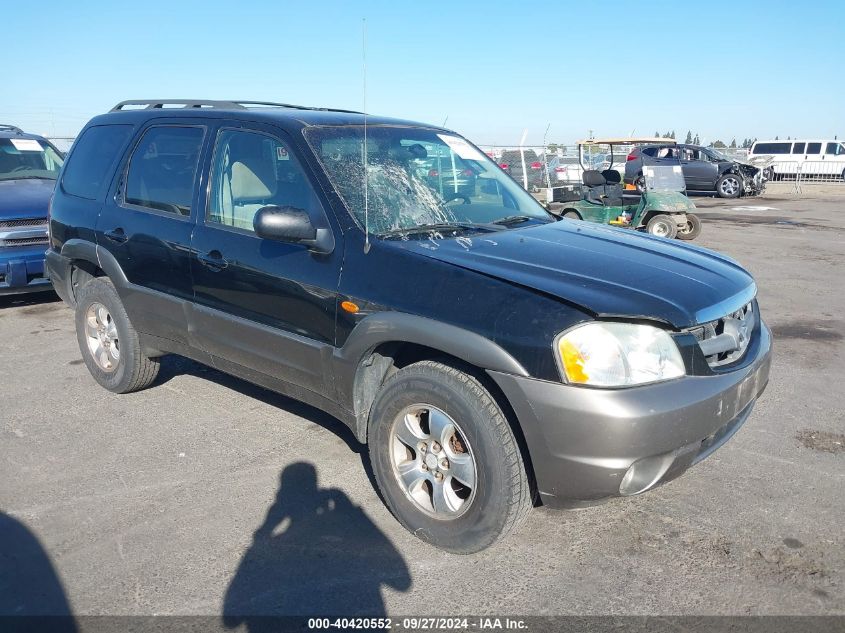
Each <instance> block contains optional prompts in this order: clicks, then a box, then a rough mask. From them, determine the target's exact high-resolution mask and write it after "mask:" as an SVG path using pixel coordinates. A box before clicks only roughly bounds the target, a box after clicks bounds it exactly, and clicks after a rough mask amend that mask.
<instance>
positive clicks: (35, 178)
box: [0, 174, 55, 180]
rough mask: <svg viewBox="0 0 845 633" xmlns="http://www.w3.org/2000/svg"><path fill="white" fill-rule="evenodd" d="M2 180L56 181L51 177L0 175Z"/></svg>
mask: <svg viewBox="0 0 845 633" xmlns="http://www.w3.org/2000/svg"><path fill="white" fill-rule="evenodd" d="M0 180H55V178H51V177H50V176H14V175H12V174H2V175H0Z"/></svg>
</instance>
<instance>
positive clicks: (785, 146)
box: [754, 143, 792, 154]
mask: <svg viewBox="0 0 845 633" xmlns="http://www.w3.org/2000/svg"><path fill="white" fill-rule="evenodd" d="M791 148H792V143H757V145H755V146H754V153H755V154H789V151H790V149H791Z"/></svg>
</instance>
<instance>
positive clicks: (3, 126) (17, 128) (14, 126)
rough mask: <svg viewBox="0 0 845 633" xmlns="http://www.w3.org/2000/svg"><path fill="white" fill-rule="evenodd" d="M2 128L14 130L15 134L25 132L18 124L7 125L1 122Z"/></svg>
mask: <svg viewBox="0 0 845 633" xmlns="http://www.w3.org/2000/svg"><path fill="white" fill-rule="evenodd" d="M0 130H2V131H4V132H14V133H15V134H24V133H25V132H24V131H23V130H22V129H20V128H19V127H17V126H16V125H6V124H5V123H0Z"/></svg>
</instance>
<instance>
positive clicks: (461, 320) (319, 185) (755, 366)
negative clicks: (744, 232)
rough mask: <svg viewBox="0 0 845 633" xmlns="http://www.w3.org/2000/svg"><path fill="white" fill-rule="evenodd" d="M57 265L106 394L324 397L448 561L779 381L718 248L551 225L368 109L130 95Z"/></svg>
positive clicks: (512, 189) (643, 474)
mask: <svg viewBox="0 0 845 633" xmlns="http://www.w3.org/2000/svg"><path fill="white" fill-rule="evenodd" d="M174 106H176V107H174ZM429 156H438V157H441V159H442V158H443V157H444V156H445V157H448V161H449V168H450V169H453V170H458V171H461V170H464V169H471V170H472V172H473V173H474V174H475V180H476V186H475V187H473V188H472V189H467V190H465V191H464V192H462V193H463V195H461V196H460V197H454V193H455V191H454V189H455V187H456V186H457V183H456V182H454V181H449V180H448V179H443V180H435V179H432V178H430V177H428V174H427V172H426V170H425V169H422V168H420V165H421V164H422V163H424V162H425V161H426V160H427V157H429ZM452 161H454V166H453V165H452ZM450 188H451V191H450ZM47 262H48V269H49V273H50V276H51V278H52V280H53V283H54V286H55V288H56V291H57V292H58V293H59V294H60V295H61V297H62V298H63V299H64V301H66V302H67V303H68V304H70V305H71V306H74V307H75V313H76V330H77V338H78V341H79V347H80V349H81V351H82V355H83V358H84V361H85V363H86V365H87V367H88V369H89V370H90V372H91V374H92V376H93V377H94V379H95V380H96V381H97V382H98V383H100V384H101V385H102V386H103V387H105V388H106V389H109V390H111V391H114V392H118V393H126V392H130V391H135V390H138V389H142V388H144V387H147V386H149V385H151V384H152V383H153V382H154V381H155V378H156V374H157V372H158V368H159V359H160V358H161V357H162V356H163V355H165V354H180V355H183V356H187V357H190V358H193V359H196V360H197V361H199V362H202V363H208V364H209V365H213V366H214V367H217V368H220V369H221V370H223V371H226V372H229V373H231V374H234V375H237V376H240V377H243V378H245V379H246V380H249V381H251V382H253V383H256V384H258V385H262V386H264V387H267V388H269V389H272V390H275V391H278V392H280V393H283V394H286V395H289V396H291V397H294V398H297V399H299V400H302V401H305V402H307V403H309V404H311V405H313V406H316V407H318V408H320V409H323V410H325V411H327V412H329V413H331V414H332V415H334V416H336V417H338V418H339V419H340V420H342V421H343V422H344V423H346V424H347V425H349V427H350V428H351V429H352V431H353V432H354V433H355V436H356V437H357V438H358V439H359V440H360V441H361V442H365V443H367V444H368V445H369V451H370V456H371V461H372V466H373V471H374V473H375V477H376V479H377V481H378V484H379V487H380V489H381V492H382V493H383V497H384V499H385V501H386V503H387V504H388V506H389V507H390V509H391V511H392V512H393V514H394V515H395V516H396V517H397V519H398V520H399V521H400V522H401V523H402V524H403V525H404V526H405V527H407V528H408V529H409V530H411V531H412V532H413V533H414V534H416V535H417V536H419V537H420V538H423V539H425V540H426V541H429V542H431V543H433V544H435V545H437V546H438V547H442V548H444V549H447V550H450V551H453V552H473V551H477V550H480V549H482V548H484V547H487V546H488V545H490V544H492V543H493V542H494V541H496V540H497V539H498V538H500V537H501V536H503V535H504V534H506V533H508V532H509V531H511V530H512V529H513V528H514V526H516V525H517V524H518V523H519V521H520V520H521V519H522V518H523V517H525V515H526V514H527V513H528V511H529V509H530V508H531V507H532V505H533V504H534V503H540V502H543V503H547V504H551V505H558V506H560V505H571V504H574V503H579V502H584V501H587V502H591V501H595V500H598V499H601V498H606V497H610V496H618V495H623V496H625V495H634V494H638V493H641V492H644V491H646V490H648V489H650V488H652V487H654V486H656V485H658V484H661V483H663V482H666V481H669V480H670V479H672V478H674V477H676V476H678V475H679V474H680V473H682V472H683V471H684V470H686V469H687V468H688V467H689V466H691V465H692V464H694V463H696V462H698V461H700V460H701V459H703V458H704V457H706V456H707V455H709V454H710V453H711V452H713V451H714V450H715V449H716V448H718V447H719V446H721V445H722V443H724V442H725V441H726V440H727V439H728V438H729V437H730V436H731V435H732V434H733V433H734V432H735V431H736V430H737V429H738V428H739V427H740V426H741V425H742V423H743V422H744V421H745V420H746V418H747V417H748V415H749V413H750V411H751V408H752V407H753V405H754V402H755V401H756V399H757V397H758V396H759V395H760V393H761V392H762V391H763V389H764V388H765V386H766V384H767V381H768V375H769V364H770V345H771V339H770V333H769V330H768V328H767V327H766V326H765V325H764V323H763V321H762V320H761V319H760V314H759V311H758V308H757V302H756V299H755V296H756V292H757V289H756V287H755V284H754V281H753V280H752V278H751V277H750V276H749V275H748V273H747V272H745V271H744V270H743V269H742V268H741V267H740V266H738V265H737V264H736V263H735V262H733V261H732V260H730V259H728V258H726V257H723V256H721V255H718V254H715V253H711V252H709V251H705V250H703V249H700V248H690V247H688V246H684V245H681V244H678V243H676V242H674V241H667V240H664V239H661V238H654V237H650V236H643V235H639V234H634V233H633V232H630V231H624V230H618V229H614V228H610V227H605V226H599V225H590V224H584V223H581V222H573V221H570V220H559V219H558V218H555V217H554V216H552V215H550V214H549V213H547V212H546V211H545V210H544V209H543V207H542V206H540V205H539V204H538V203H537V202H536V201H535V200H534V199H533V198H532V197H531V196H530V195H529V194H528V193H527V192H526V191H524V190H523V189H522V188H521V187H519V185H517V184H516V183H515V182H513V180H511V179H510V178H509V177H507V175H505V174H504V173H503V172H502V171H501V170H500V169H499V168H498V167H497V166H496V165H495V164H494V163H493V162H492V161H491V160H490V159H489V158H488V157H487V156H485V155H484V153H483V152H481V151H480V150H479V149H478V148H477V147H475V146H474V145H472V144H471V143H469V142H468V141H466V140H465V139H463V138H462V137H460V136H458V135H456V134H455V133H454V132H450V131H449V130H445V129H442V128H437V127H432V126H428V125H422V124H418V123H411V122H406V121H398V120H393V119H386V118H381V117H372V116H366V117H365V116H364V115H362V114H360V113H356V112H346V111H340V110H328V109H318V108H304V107H296V106H289V105H279V104H258V107H255V104H245V103H235V102H212V101H208V102H204V101H189V102H175V103H174V102H132V103H131V104H127V103H124V104H119V105H118V106H116V107H115V108H114V109H113V110H112V111H111V112H110V113H108V114H105V115H103V116H98V117H96V118H94V119H93V120H92V121H91V122H90V123H89V124H88V125H87V126H86V127H85V128H84V129H83V131H82V133H81V134H80V136H79V138H78V140H77V141H76V143H75V144H74V146H73V148H72V149H71V151H70V155H69V157H68V161H67V162H66V164H65V166H64V168H63V171H62V173H61V174H60V177H59V182H58V185H57V188H56V192H55V196H54V200H53V206H52V213H51V219H50V250H49V251H48V253H47ZM644 273H645V274H644Z"/></svg>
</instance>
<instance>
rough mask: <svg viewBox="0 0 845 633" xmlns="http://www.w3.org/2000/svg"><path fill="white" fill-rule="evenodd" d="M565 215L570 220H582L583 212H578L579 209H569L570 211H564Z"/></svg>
mask: <svg viewBox="0 0 845 633" xmlns="http://www.w3.org/2000/svg"><path fill="white" fill-rule="evenodd" d="M563 217H565V218H567V219H568V220H580V219H581V214H580V213H578V212H577V211H573V210H572V209H569V210H568V211H564V213H563Z"/></svg>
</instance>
